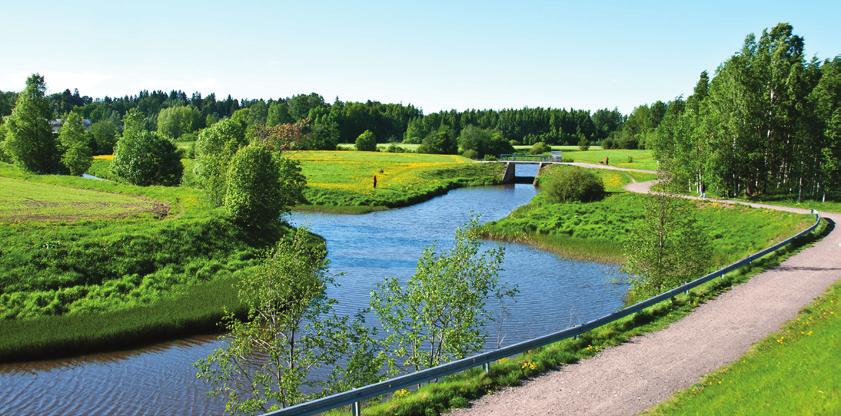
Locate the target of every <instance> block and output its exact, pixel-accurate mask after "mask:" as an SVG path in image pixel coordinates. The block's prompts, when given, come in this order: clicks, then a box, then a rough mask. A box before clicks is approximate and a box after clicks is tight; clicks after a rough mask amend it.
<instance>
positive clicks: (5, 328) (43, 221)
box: [0, 163, 262, 361]
mask: <svg viewBox="0 0 841 416" xmlns="http://www.w3.org/2000/svg"><path fill="white" fill-rule="evenodd" d="M30 200H31V201H34V203H33V202H31V201H30ZM0 207H3V213H4V214H3V217H2V219H0V222H2V226H0V241H1V242H2V245H0V361H5V360H10V359H28V358H40V357H48V356H54V355H55V354H57V352H58V353H60V354H62V355H67V354H76V353H80V352H90V351H95V350H98V349H108V348H113V347H115V346H126V345H127V344H126V342H127V341H126V340H129V339H133V340H135V341H139V340H144V339H148V340H157V339H160V338H165V337H168V336H173V334H183V333H194V332H191V331H197V330H204V331H206V330H207V329H208V327H211V328H212V327H213V326H215V325H216V322H217V318H218V316H219V314H220V312H221V311H222V309H223V307H226V306H227V307H236V304H235V303H232V296H231V295H230V292H231V288H230V283H227V284H223V283H220V282H223V281H228V282H230V279H233V278H234V277H235V276H236V274H237V273H241V272H242V271H243V270H248V268H249V267H250V266H252V265H254V264H256V261H257V258H258V256H259V253H260V250H261V249H262V248H261V244H262V243H261V242H258V241H253V240H252V239H251V238H249V237H247V236H245V235H243V234H242V233H241V232H240V231H239V230H238V228H237V227H235V226H233V225H232V224H231V223H229V222H228V220H227V219H225V216H224V215H222V213H221V211H219V210H218V209H215V208H212V207H210V206H209V205H208V204H207V203H206V202H205V201H204V199H203V198H202V196H201V193H200V191H198V190H195V189H192V188H184V187H159V186H152V187H135V186H129V185H124V184H119V183H115V182H111V181H98V180H93V179H84V178H79V177H71V176H60V175H27V174H24V173H22V172H20V171H18V170H17V169H16V168H14V167H12V166H11V165H8V164H3V163H0ZM158 207H165V208H166V210H158ZM21 211H23V212H25V213H26V214H25V215H24V214H22V213H21ZM164 214H165V215H164ZM57 225H58V226H57ZM190 294H197V295H200V297H191V296H192V295H190ZM199 303H201V305H199ZM113 314H117V315H116V316H122V317H125V319H115V318H113V316H115V315H113ZM146 342H149V341H146Z"/></svg>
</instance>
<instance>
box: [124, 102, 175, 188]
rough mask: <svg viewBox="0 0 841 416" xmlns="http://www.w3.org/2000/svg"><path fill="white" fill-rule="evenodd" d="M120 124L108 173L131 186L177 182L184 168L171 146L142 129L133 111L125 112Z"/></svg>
mask: <svg viewBox="0 0 841 416" xmlns="http://www.w3.org/2000/svg"><path fill="white" fill-rule="evenodd" d="M123 125H124V127H123V135H122V137H120V139H119V140H118V141H117V146H116V148H115V150H114V161H113V162H111V172H112V173H113V174H114V175H115V176H116V177H117V178H119V179H120V180H122V181H125V182H128V183H131V184H134V185H142V186H147V185H178V183H179V182H180V181H181V174H182V173H183V170H184V167H183V166H182V165H181V156H180V155H179V154H178V149H177V148H176V147H175V145H174V144H173V143H172V142H171V141H169V140H167V139H164V138H162V137H160V136H158V135H157V134H155V133H153V132H150V131H148V130H146V129H145V118H144V117H143V115H142V114H141V113H140V112H139V111H137V110H131V111H129V112H128V113H126V116H125V118H124V119H123Z"/></svg>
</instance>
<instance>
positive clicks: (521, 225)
mask: <svg viewBox="0 0 841 416" xmlns="http://www.w3.org/2000/svg"><path fill="white" fill-rule="evenodd" d="M560 169H579V168H577V167H570V166H549V167H547V168H545V169H544V170H543V172H542V173H541V175H542V176H544V177H546V176H549V175H552V174H553V172H557V171H558V170H560ZM592 171H593V172H595V173H597V174H599V175H600V176H601V177H602V180H603V181H604V183H605V189H606V190H607V191H608V195H607V197H605V198H604V199H603V200H601V201H597V202H589V203H555V202H552V201H549V200H548V198H546V196H545V195H544V194H543V193H538V195H536V196H535V197H534V199H533V200H532V201H531V202H529V203H528V204H527V205H524V206H522V207H520V208H518V209H517V210H515V211H514V212H512V213H511V214H510V215H508V216H507V217H505V218H503V219H501V220H499V221H494V222H491V223H488V224H485V225H484V226H483V227H482V233H483V235H484V236H485V237H486V238H489V239H495V240H501V241H515V242H520V243H525V244H531V245H534V246H536V247H540V248H543V249H546V250H550V251H553V252H555V253H558V254H560V255H562V256H565V257H571V258H577V259H583V260H589V261H601V262H611V263H622V262H623V261H624V257H623V255H622V252H623V246H624V245H625V244H626V243H628V241H627V236H628V235H629V233H630V231H631V229H632V228H633V227H634V224H635V223H636V221H638V220H639V218H641V217H642V215H643V201H644V198H645V197H644V196H641V195H637V194H634V193H630V192H628V191H627V190H626V189H625V187H626V186H628V185H629V184H631V183H634V182H640V181H645V180H651V179H653V178H655V176H654V175H653V174H645V173H639V172H623V171H618V170H608V169H593V170H592ZM694 206H695V207H696V208H697V211H696V213H697V215H698V219H699V222H700V223H701V224H702V225H703V227H704V229H705V231H706V232H707V234H708V235H709V236H710V237H711V240H712V242H713V249H714V256H713V259H712V260H713V265H715V266H720V265H724V264H727V263H730V262H733V261H735V260H737V259H739V258H742V257H744V256H746V255H747V254H750V253H753V252H756V251H759V250H760V249H762V248H764V247H767V246H770V245H772V244H773V243H775V242H777V241H780V240H782V239H784V238H786V237H788V236H790V235H792V234H794V233H796V232H797V231H798V230H800V229H803V228H805V227H806V226H807V224H808V223H809V222H810V218H807V216H804V215H798V214H794V213H788V212H779V211H771V210H757V209H751V208H747V207H739V206H731V205H726V204H719V203H716V202H694Z"/></svg>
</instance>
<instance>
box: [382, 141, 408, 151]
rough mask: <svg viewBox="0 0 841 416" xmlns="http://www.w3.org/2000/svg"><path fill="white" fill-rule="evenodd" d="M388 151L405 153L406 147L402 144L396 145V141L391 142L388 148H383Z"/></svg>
mask: <svg viewBox="0 0 841 416" xmlns="http://www.w3.org/2000/svg"><path fill="white" fill-rule="evenodd" d="M385 150H386V152H388V153H406V149H405V148H403V146H400V145H398V144H397V143H392V144H390V145H388V148H386V149H385Z"/></svg>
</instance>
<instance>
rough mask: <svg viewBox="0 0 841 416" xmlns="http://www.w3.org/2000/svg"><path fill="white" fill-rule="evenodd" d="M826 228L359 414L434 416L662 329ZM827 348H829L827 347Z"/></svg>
mask: <svg viewBox="0 0 841 416" xmlns="http://www.w3.org/2000/svg"><path fill="white" fill-rule="evenodd" d="M826 231H827V224H826V223H825V222H823V223H822V224H821V226H820V227H819V228H818V229H817V230H815V231H814V232H812V233H811V234H809V235H807V236H804V237H803V238H802V239H800V240H799V241H796V242H794V243H793V244H792V245H790V246H788V247H787V248H785V249H782V250H780V251H778V252H777V253H774V254H771V255H768V256H766V257H765V258H763V259H761V260H759V261H757V262H754V264H753V265H752V266H749V267H746V268H743V269H740V270H738V271H735V272H732V273H729V274H727V275H725V276H722V277H720V278H718V279H716V280H713V281H710V282H707V283H705V284H703V285H701V286H699V287H697V288H695V289H693V290H691V291H690V292H689V293H688V294H686V295H679V296H677V297H676V298H674V300H672V301H664V302H661V303H659V304H657V305H654V306H651V307H649V308H646V309H645V310H643V311H642V312H639V313H636V314H634V315H631V316H628V317H626V318H623V319H621V320H619V321H616V322H614V323H612V324H608V325H606V326H604V327H601V328H598V329H595V330H593V331H590V332H587V333H585V334H582V335H581V336H579V337H578V338H575V339H567V340H564V341H560V342H557V343H554V344H550V345H547V346H544V347H540V348H536V349H534V350H532V351H529V352H528V353H526V354H523V355H520V356H517V357H512V358H508V359H502V360H499V361H496V362H494V363H492V364H491V366H490V372H488V373H485V372H484V371H482V370H481V369H479V368H477V369H474V370H471V371H467V372H464V373H460V374H456V375H453V376H448V377H444V378H443V379H442V380H441V381H439V382H437V383H431V384H427V385H424V386H423V387H421V388H420V389H418V390H417V391H413V392H409V391H406V390H403V391H398V392H396V393H395V394H394V395H392V396H391V397H386V398H382V399H381V400H372V401H370V402H369V403H366V404H364V405H363V408H364V413H365V414H366V415H377V416H379V415H394V416H421V415H429V414H436V415H437V414H441V413H443V412H445V411H447V410H448V409H452V408H458V407H467V406H469V404H470V401H471V400H475V399H477V398H479V397H481V396H483V395H485V394H488V393H490V392H493V391H495V390H498V389H501V388H504V387H511V386H517V385H520V384H521V383H523V382H524V381H525V380H527V379H530V378H533V377H536V376H538V375H540V374H543V373H546V372H548V371H551V370H554V369H557V368H559V367H561V366H563V365H565V364H571V363H575V362H578V361H580V360H583V359H586V358H590V357H592V356H594V355H596V354H598V353H599V352H600V351H601V350H603V349H605V348H608V347H611V346H615V345H619V344H621V343H624V342H626V341H627V340H629V339H631V338H632V337H634V336H637V335H641V334H644V333H648V332H653V331H657V330H659V329H662V328H665V327H666V326H668V325H669V324H671V323H673V322H675V321H677V320H679V319H681V318H682V317H684V316H686V315H687V314H689V313H690V312H692V311H693V310H694V309H695V308H696V307H698V306H699V305H700V304H702V303H704V302H706V301H708V300H711V299H713V298H715V297H716V296H718V295H719V294H721V293H723V292H725V291H727V290H728V289H729V288H731V287H732V286H734V285H737V284H740V283H743V282H745V281H747V280H749V279H750V278H751V277H752V276H754V275H756V274H758V273H760V272H762V271H763V270H765V269H767V268H769V267H772V266H775V265H777V264H779V263H780V262H782V261H783V260H785V259H786V258H787V257H789V256H791V255H792V254H794V253H796V252H797V251H799V250H800V249H801V248H803V247H804V246H805V245H806V244H808V243H810V242H812V241H815V240H816V239H819V238H821V237H823V235H825V233H826ZM827 351H828V352H831V351H833V350H832V349H827ZM830 367H831V366H830ZM831 368H834V367H831ZM795 413H796V412H795ZM330 414H331V415H339V414H347V412H342V411H335V412H330ZM699 414H710V413H699ZM713 414H714V412H713ZM725 414H726V412H725Z"/></svg>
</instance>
